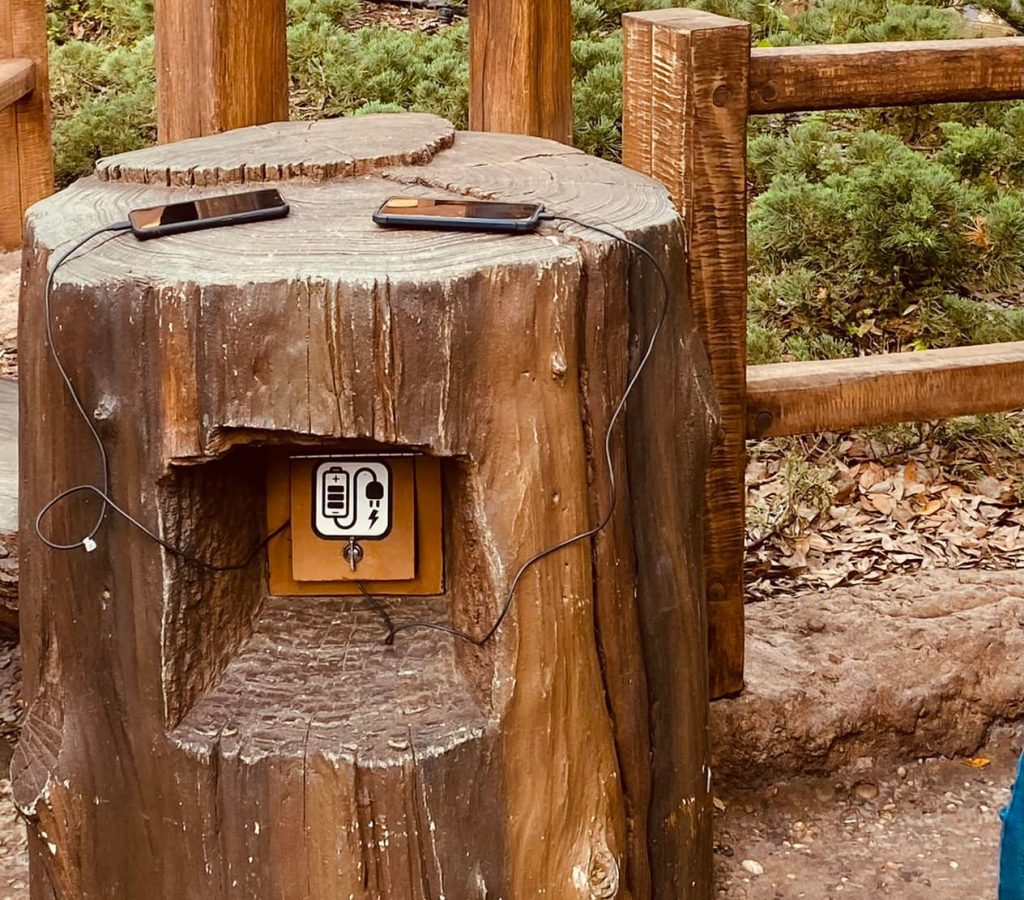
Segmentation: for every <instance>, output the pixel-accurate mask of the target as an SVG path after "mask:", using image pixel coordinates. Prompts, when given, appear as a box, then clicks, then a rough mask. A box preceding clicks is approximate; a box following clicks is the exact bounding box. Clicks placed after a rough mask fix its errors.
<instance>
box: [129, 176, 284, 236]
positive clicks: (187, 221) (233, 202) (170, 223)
mask: <svg viewBox="0 0 1024 900" xmlns="http://www.w3.org/2000/svg"><path fill="white" fill-rule="evenodd" d="M286 215H288V204H287V203H285V202H284V200H283V199H282V198H281V195H280V194H279V193H278V192H277V191H276V190H274V189H272V188H271V189H267V190H261V191H245V192H244V193H241V194H224V195H222V196H219V197H203V198H201V199H198V200H187V201H185V202H184V203H168V204H166V205H164V206H150V207H147V208H145V209H133V210H132V211H131V212H130V213H129V214H128V220H129V221H130V222H131V225H132V234H134V235H135V237H137V238H138V239H139V240H140V241H146V240H149V239H150V238H157V237H163V236H164V235H167V234H180V233H181V232H183V231H198V230H199V229H201V228H220V227H222V226H224V225H239V224H241V223H243V222H259V221H262V220H263V219H282V218H284V217H285V216H286Z"/></svg>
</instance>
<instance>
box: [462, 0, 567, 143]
mask: <svg viewBox="0 0 1024 900" xmlns="http://www.w3.org/2000/svg"><path fill="white" fill-rule="evenodd" d="M469 124H470V127H471V128H472V129H473V130H474V131H499V132H508V133H512V134H532V135H536V136H537V137H544V138H550V139H552V140H555V141H562V142H563V143H566V144H569V143H572V9H571V5H570V0H474V2H473V3H471V4H470V6H469Z"/></svg>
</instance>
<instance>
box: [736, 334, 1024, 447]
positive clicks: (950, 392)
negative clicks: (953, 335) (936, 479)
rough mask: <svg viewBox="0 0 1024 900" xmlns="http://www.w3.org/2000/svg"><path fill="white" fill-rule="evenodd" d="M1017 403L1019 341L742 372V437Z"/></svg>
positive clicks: (1022, 393) (1022, 345)
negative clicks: (744, 406) (744, 428)
mask: <svg viewBox="0 0 1024 900" xmlns="http://www.w3.org/2000/svg"><path fill="white" fill-rule="evenodd" d="M1021 408H1024V342H1020V341H1018V342H1016V343H1007V344H986V345H983V346H978V347H958V348H956V349H953V350H925V351H922V352H919V353H889V354H883V355H881V356H866V357H862V358H859V359H830V360H823V361H821V362H797V363H779V364H776V365H768V366H751V367H750V368H749V369H748V370H747V436H748V437H751V438H761V437H769V436H772V435H784V434H807V433H810V432H815V431H845V430H847V429H850V428H860V427H864V426H868V425H884V424H887V423H891V422H909V421H928V420H931V419H948V418H950V417H951V416H966V415H981V414H983V413H996V412H1008V411H1010V410H1015V409H1021Z"/></svg>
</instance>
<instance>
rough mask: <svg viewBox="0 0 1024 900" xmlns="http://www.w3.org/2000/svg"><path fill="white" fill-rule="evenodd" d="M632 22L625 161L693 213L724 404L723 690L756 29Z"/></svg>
mask: <svg viewBox="0 0 1024 900" xmlns="http://www.w3.org/2000/svg"><path fill="white" fill-rule="evenodd" d="M622 22H623V30H624V38H623V39H624V47H625V63H624V79H623V83H624V88H623V89H624V97H623V116H624V126H623V161H624V162H625V163H626V165H628V166H631V167H633V168H636V169H639V170H640V171H642V172H644V173H645V174H648V175H652V176H653V177H654V178H657V179H659V180H660V181H661V182H663V183H664V184H665V185H666V186H667V187H668V189H669V192H670V194H671V195H672V199H673V201H674V202H675V204H676V206H677V207H678V209H679V211H680V213H681V214H682V216H683V219H684V222H685V230H686V236H687V248H688V261H687V280H688V287H689V298H690V304H691V306H692V308H693V313H694V316H695V318H696V320H697V325H698V327H699V329H700V332H701V336H702V338H703V339H704V345H705V347H706V348H707V351H708V356H709V358H710V362H711V372H712V377H713V378H714V383H715V390H716V393H717V397H718V403H719V406H720V409H721V428H722V433H721V438H722V440H721V443H720V444H719V446H718V447H717V448H716V450H715V453H714V456H713V459H712V466H711V470H710V472H709V475H708V478H707V481H706V496H707V511H706V517H705V548H704V563H705V578H706V583H707V598H708V635H709V654H710V655H709V666H710V681H711V685H710V686H711V695H712V696H713V697H721V696H725V695H728V694H733V693H736V692H738V691H740V690H741V689H742V687H743V646H744V635H743V554H744V515H745V490H744V472H745V468H746V448H745V444H744V438H745V436H746V420H745V396H744V392H745V389H746V341H747V184H746V156H747V99H748V97H749V85H748V81H747V71H748V62H749V58H750V26H749V25H748V24H747V23H746V22H740V21H737V20H735V19H727V18H724V17H722V16H716V15H712V14H711V13H705V12H699V11H696V10H689V9H668V10H658V11H654V12H645V13H630V14H627V15H625V16H623V20H622Z"/></svg>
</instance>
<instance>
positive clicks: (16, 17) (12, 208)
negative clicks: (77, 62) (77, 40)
mask: <svg viewBox="0 0 1024 900" xmlns="http://www.w3.org/2000/svg"><path fill="white" fill-rule="evenodd" d="M12 60H13V61H15V62H17V63H18V64H19V65H21V64H23V63H24V62H25V61H28V62H30V63H31V64H32V89H31V90H30V92H28V93H25V94H22V95H21V96H20V98H19V99H18V100H17V102H14V103H10V104H8V102H3V98H2V96H0V148H2V149H0V250H13V249H15V248H17V247H20V246H21V222H22V217H23V216H24V213H25V210H26V209H28V207H29V206H31V205H32V204H33V203H35V202H36V201H37V200H41V199H42V198H43V197H46V196H47V195H48V194H51V193H52V192H53V150H52V149H51V147H50V95H49V77H48V71H49V69H48V63H47V49H46V9H45V6H44V4H42V3H39V2H38V0H4V2H2V3H0V66H2V65H6V64H8V63H9V61H12ZM15 89H17V88H16V87H12V88H10V90H15ZM0 94H2V91H0ZM8 99H9V95H8Z"/></svg>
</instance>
